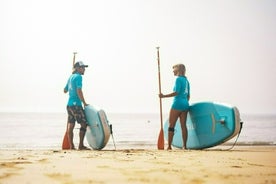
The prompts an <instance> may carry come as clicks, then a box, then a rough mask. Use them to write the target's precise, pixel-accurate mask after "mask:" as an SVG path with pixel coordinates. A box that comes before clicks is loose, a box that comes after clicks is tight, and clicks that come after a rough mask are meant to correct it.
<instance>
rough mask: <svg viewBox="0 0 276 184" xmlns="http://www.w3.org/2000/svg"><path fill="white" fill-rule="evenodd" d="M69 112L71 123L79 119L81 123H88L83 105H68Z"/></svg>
mask: <svg viewBox="0 0 276 184" xmlns="http://www.w3.org/2000/svg"><path fill="white" fill-rule="evenodd" d="M67 113H68V122H69V123H75V122H76V121H77V122H78V123H79V124H82V123H85V124H87V120H86V117H85V113H84V110H83V108H82V106H67Z"/></svg>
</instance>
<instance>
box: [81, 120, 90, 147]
mask: <svg viewBox="0 0 276 184" xmlns="http://www.w3.org/2000/svg"><path fill="white" fill-rule="evenodd" d="M86 127H87V125H86V123H81V128H80V133H79V136H80V144H79V149H80V150H87V149H88V148H87V147H85V146H84V145H83V140H84V136H85V132H86Z"/></svg>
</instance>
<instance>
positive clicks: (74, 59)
mask: <svg viewBox="0 0 276 184" xmlns="http://www.w3.org/2000/svg"><path fill="white" fill-rule="evenodd" d="M73 54H74V57H73V68H74V65H75V62H76V54H77V52H73Z"/></svg>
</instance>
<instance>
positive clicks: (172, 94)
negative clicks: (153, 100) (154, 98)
mask: <svg viewBox="0 0 276 184" xmlns="http://www.w3.org/2000/svg"><path fill="white" fill-rule="evenodd" d="M176 95H177V92H172V93H169V94H167V95H163V94H162V93H161V94H159V98H168V97H174V96H176Z"/></svg>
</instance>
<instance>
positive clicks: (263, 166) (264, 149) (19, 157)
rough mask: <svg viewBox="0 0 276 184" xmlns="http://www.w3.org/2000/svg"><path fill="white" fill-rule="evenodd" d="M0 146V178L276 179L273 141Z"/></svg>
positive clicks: (135, 180) (26, 180)
mask: <svg viewBox="0 0 276 184" xmlns="http://www.w3.org/2000/svg"><path fill="white" fill-rule="evenodd" d="M224 147H225V146H217V147H214V148H211V149H206V150H187V151H184V150H179V149H173V150H171V151H167V150H157V149H142V148H140V149H139V148H134V149H133V148H131V149H130V148H127V149H118V150H113V149H106V150H101V151H93V150H91V151H78V150H55V149H52V150H31V149H29V150H28V149H25V150H0V164H1V167H0V171H1V172H0V183H5V184H9V183H18V182H20V183H38V181H39V183H83V184H86V183H160V184H162V183H164V184H165V183H275V182H276V157H275V154H276V146H235V147H234V148H233V149H232V150H223V148H224Z"/></svg>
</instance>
